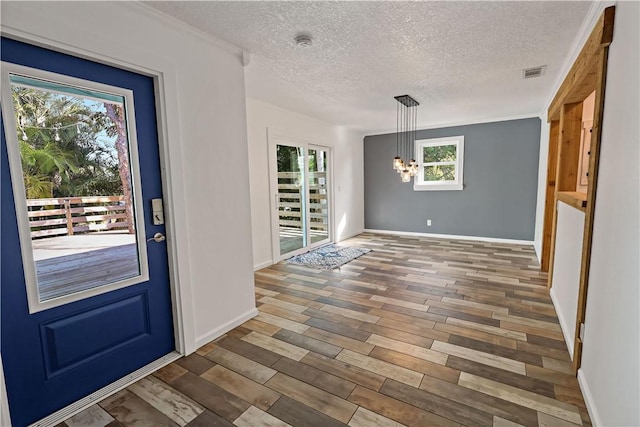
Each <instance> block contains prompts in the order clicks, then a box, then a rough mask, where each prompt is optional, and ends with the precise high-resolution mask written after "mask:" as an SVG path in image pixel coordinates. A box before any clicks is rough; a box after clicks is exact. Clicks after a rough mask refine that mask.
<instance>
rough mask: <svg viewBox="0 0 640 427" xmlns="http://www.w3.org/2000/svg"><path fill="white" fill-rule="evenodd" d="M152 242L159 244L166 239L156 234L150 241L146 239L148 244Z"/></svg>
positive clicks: (162, 235)
mask: <svg viewBox="0 0 640 427" xmlns="http://www.w3.org/2000/svg"><path fill="white" fill-rule="evenodd" d="M152 240H153V241H154V242H158V243H160V242H164V241H165V240H167V238H166V237H165V235H164V234H162V233H156V234H154V235H153V237H151V238H150V239H147V242H150V241H152Z"/></svg>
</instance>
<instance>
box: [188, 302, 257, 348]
mask: <svg viewBox="0 0 640 427" xmlns="http://www.w3.org/2000/svg"><path fill="white" fill-rule="evenodd" d="M257 315H258V309H257V308H255V307H254V308H252V309H251V310H249V311H247V312H246V313H243V314H241V315H240V316H238V317H236V318H235V319H232V320H230V321H228V322H227V323H225V324H224V325H222V326H219V327H217V328H215V329H214V330H212V331H209V332H207V333H206V334H204V335H200V336H199V337H196V349H198V348H200V347H202V346H203V345H205V344H208V343H210V342H211V341H213V340H215V339H216V338H218V337H220V336H222V335H224V334H226V333H227V332H229V331H230V330H232V329H233V328H235V327H236V326H240V325H242V324H243V323H244V322H246V321H247V320H249V319H252V318H254V317H255V316H257ZM185 356H188V355H186V354H185Z"/></svg>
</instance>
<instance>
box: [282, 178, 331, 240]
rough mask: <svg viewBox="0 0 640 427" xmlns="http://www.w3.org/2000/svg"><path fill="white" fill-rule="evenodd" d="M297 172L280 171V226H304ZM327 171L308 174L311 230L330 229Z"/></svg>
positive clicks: (300, 188)
mask: <svg viewBox="0 0 640 427" xmlns="http://www.w3.org/2000/svg"><path fill="white" fill-rule="evenodd" d="M299 177H300V174H299V173H297V172H278V195H277V203H278V214H279V224H280V227H295V228H302V197H303V194H302V189H303V187H302V186H301V185H299V183H296V180H298V179H299ZM326 177H327V173H326V172H310V173H308V174H307V175H306V178H307V182H308V183H309V182H310V184H307V185H308V186H309V201H310V206H309V208H310V209H309V211H310V214H309V225H310V228H311V230H325V231H328V222H329V221H328V218H329V211H328V207H329V205H328V194H327V186H326Z"/></svg>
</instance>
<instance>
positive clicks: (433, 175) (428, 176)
mask: <svg viewBox="0 0 640 427" xmlns="http://www.w3.org/2000/svg"><path fill="white" fill-rule="evenodd" d="M455 179H456V167H455V166H454V165H431V166H425V167H424V180H425V181H454V180H455Z"/></svg>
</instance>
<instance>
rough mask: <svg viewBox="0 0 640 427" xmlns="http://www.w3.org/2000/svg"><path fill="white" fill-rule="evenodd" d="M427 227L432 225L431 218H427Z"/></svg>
mask: <svg viewBox="0 0 640 427" xmlns="http://www.w3.org/2000/svg"><path fill="white" fill-rule="evenodd" d="M427 227H431V220H430V219H428V220H427Z"/></svg>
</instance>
